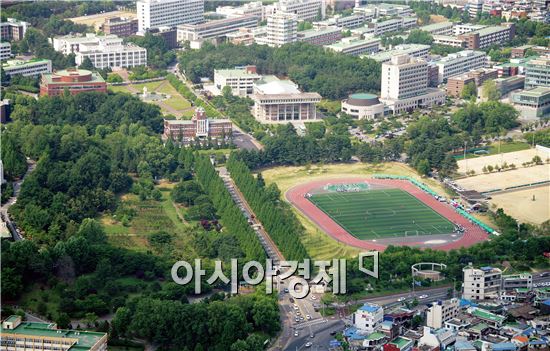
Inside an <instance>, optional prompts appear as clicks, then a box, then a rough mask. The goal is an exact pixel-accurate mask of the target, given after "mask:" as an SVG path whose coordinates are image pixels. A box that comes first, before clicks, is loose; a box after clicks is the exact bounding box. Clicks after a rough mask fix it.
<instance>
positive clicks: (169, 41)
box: [149, 27, 179, 49]
mask: <svg viewBox="0 0 550 351" xmlns="http://www.w3.org/2000/svg"><path fill="white" fill-rule="evenodd" d="M149 33H151V34H152V35H154V36H157V37H161V38H162V39H164V42H165V43H166V47H167V48H168V49H175V48H177V47H179V44H178V30H177V28H176V27H172V28H170V27H158V28H155V29H151V30H150V31H149Z"/></svg>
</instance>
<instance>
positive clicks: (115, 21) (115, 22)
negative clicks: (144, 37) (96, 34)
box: [101, 17, 138, 37]
mask: <svg viewBox="0 0 550 351" xmlns="http://www.w3.org/2000/svg"><path fill="white" fill-rule="evenodd" d="M101 31H102V32H103V33H105V34H107V35H109V34H113V35H117V36H119V37H128V36H130V35H135V34H136V33H137V31H138V19H137V18H129V17H110V18H107V19H105V22H104V23H103V24H102V25H101Z"/></svg>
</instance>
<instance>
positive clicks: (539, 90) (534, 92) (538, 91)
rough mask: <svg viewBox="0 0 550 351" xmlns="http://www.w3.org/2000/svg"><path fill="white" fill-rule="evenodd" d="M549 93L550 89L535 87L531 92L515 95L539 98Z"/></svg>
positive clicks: (525, 91)
mask: <svg viewBox="0 0 550 351" xmlns="http://www.w3.org/2000/svg"><path fill="white" fill-rule="evenodd" d="M549 93H550V87H536V88H533V89H531V90H523V91H520V92H518V93H517V94H519V95H522V96H530V97H541V96H543V95H547V94H549Z"/></svg>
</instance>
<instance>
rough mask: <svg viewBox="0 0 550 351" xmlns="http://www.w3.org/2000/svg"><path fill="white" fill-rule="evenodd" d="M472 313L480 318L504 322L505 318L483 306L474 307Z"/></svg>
mask: <svg viewBox="0 0 550 351" xmlns="http://www.w3.org/2000/svg"><path fill="white" fill-rule="evenodd" d="M470 313H471V314H472V315H474V316H476V317H478V318H481V319H484V320H489V321H491V322H502V321H504V319H505V318H504V317H503V316H499V315H497V314H494V313H491V312H489V311H486V310H484V309H482V308H473V309H472V310H471V312H470Z"/></svg>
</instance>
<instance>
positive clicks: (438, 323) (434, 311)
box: [426, 299, 459, 329]
mask: <svg viewBox="0 0 550 351" xmlns="http://www.w3.org/2000/svg"><path fill="white" fill-rule="evenodd" d="M458 311H459V308H458V299H450V300H445V301H441V300H440V301H437V302H434V303H432V305H431V306H430V307H429V308H428V310H427V311H426V325H427V326H428V327H430V328H435V329H439V328H443V326H444V325H445V322H447V321H448V320H451V319H453V318H455V317H456V316H457V315H458Z"/></svg>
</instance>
